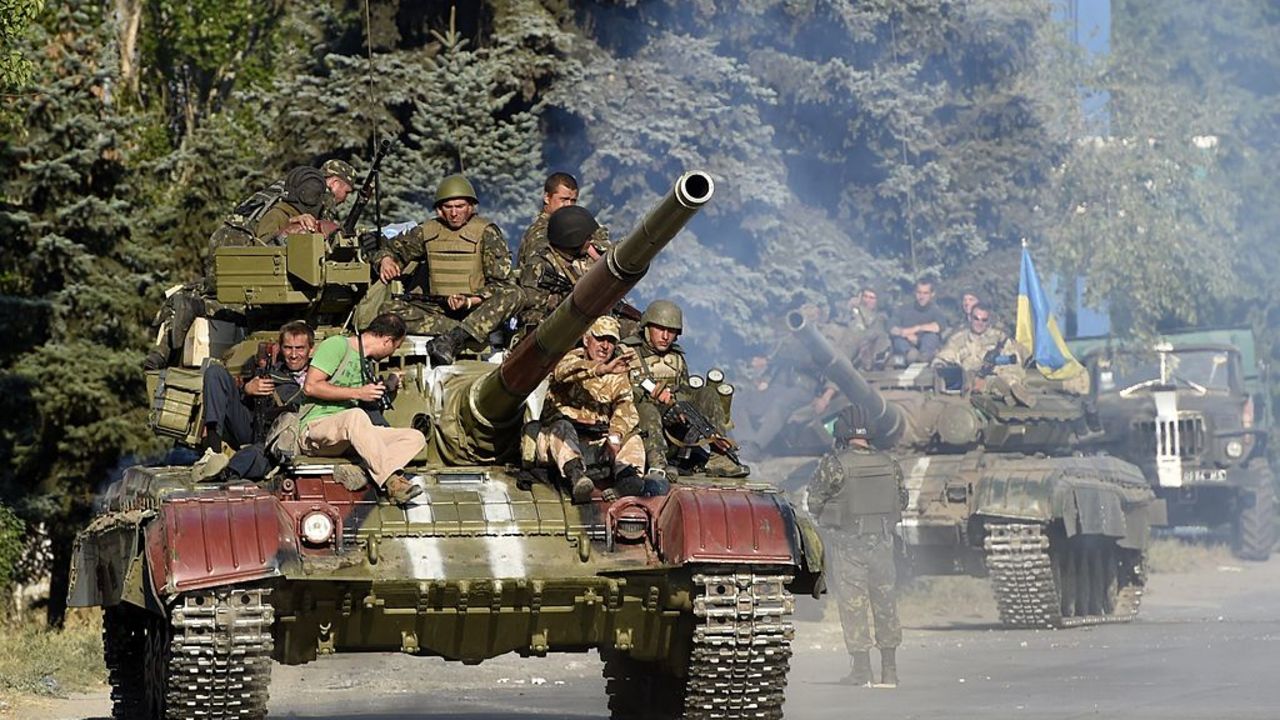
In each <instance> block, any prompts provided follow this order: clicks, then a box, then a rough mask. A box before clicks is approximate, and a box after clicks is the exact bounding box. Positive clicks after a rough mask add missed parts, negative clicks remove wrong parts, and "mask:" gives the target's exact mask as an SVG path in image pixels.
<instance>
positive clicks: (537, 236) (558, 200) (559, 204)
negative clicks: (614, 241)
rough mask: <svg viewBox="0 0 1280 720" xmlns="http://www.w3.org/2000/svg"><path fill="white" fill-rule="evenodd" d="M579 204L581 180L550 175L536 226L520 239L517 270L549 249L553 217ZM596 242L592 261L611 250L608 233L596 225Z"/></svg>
mask: <svg viewBox="0 0 1280 720" xmlns="http://www.w3.org/2000/svg"><path fill="white" fill-rule="evenodd" d="M577 204H578V181H577V179H576V178H574V177H573V176H572V175H570V174H569V173H565V172H556V173H551V175H549V176H547V181H546V182H545V183H543V185H542V212H539V213H538V217H536V218H534V220H533V223H532V224H530V225H529V228H528V229H527V230H525V231H524V236H523V237H521V238H520V248H519V249H518V250H517V251H516V267H518V268H521V269H523V268H524V267H525V266H526V265H528V264H529V263H530V262H531V261H532V260H533V258H534V256H535V255H537V254H538V252H539V251H540V250H542V249H543V248H545V247H546V246H547V239H548V237H547V236H548V224H549V223H550V220H551V216H552V215H553V214H554V213H555V212H556V211H557V210H559V209H560V208H563V207H572V206H574V205H577ZM592 239H593V242H592V244H591V246H590V247H589V248H587V252H588V253H590V254H591V256H592V258H593V259H594V258H598V257H600V255H602V254H603V253H604V251H605V249H607V248H608V247H609V232H608V231H607V230H605V229H604V228H603V227H600V226H597V228H596V230H595V231H594V235H593V238H592Z"/></svg>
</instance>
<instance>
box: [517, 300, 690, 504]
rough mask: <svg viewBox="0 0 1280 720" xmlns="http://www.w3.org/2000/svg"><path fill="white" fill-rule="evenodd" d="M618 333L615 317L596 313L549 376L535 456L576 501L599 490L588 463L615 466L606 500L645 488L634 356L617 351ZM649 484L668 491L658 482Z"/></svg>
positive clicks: (653, 488) (655, 490) (652, 489)
mask: <svg viewBox="0 0 1280 720" xmlns="http://www.w3.org/2000/svg"><path fill="white" fill-rule="evenodd" d="M618 335H619V332H618V321H617V320H615V319H613V318H612V317H608V316H605V317H602V318H598V319H597V320H596V321H595V322H594V323H592V325H591V327H590V328H589V329H588V330H587V334H586V335H584V336H583V337H582V347H578V348H574V349H573V350H570V351H569V352H568V354H566V355H565V356H564V358H562V359H561V360H560V362H559V363H557V364H556V366H555V369H554V370H552V372H551V377H550V378H549V380H550V384H549V386H548V389H547V399H546V403H545V404H544V405H543V409H542V429H541V431H540V432H539V434H538V441H537V448H536V460H537V462H538V463H540V464H543V465H548V466H553V467H555V468H556V469H557V470H559V472H560V476H561V477H562V478H564V480H565V482H566V483H568V485H569V488H570V490H571V492H572V493H573V501H574V502H575V503H585V502H589V501H590V500H591V495H592V493H593V492H594V490H595V487H596V486H595V482H594V481H593V480H592V479H591V477H590V476H589V475H588V468H596V467H600V466H605V467H608V468H609V470H610V471H611V472H610V474H611V475H612V478H613V479H612V483H611V484H610V486H609V487H607V488H606V489H605V490H604V493H603V497H604V499H605V500H610V501H612V500H614V499H617V498H618V497H622V496H625V495H640V494H642V493H644V492H645V491H646V482H645V478H644V477H642V476H641V474H642V473H643V472H644V445H643V444H642V443H641V442H640V436H639V434H638V432H637V428H638V425H639V422H640V419H639V416H637V414H636V407H635V400H634V398H633V397H632V394H631V384H630V383H629V382H628V381H627V369H628V367H629V365H630V361H631V358H632V356H631V354H630V353H625V352H619V349H618V346H617V342H618ZM648 490H649V492H650V493H651V494H664V493H665V492H666V488H665V486H661V485H657V484H653V485H651V486H650V487H649V488H648Z"/></svg>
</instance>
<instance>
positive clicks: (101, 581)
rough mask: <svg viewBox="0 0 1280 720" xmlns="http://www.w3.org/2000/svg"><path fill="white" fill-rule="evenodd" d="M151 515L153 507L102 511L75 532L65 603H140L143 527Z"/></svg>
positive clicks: (106, 605) (76, 605)
mask: <svg viewBox="0 0 1280 720" xmlns="http://www.w3.org/2000/svg"><path fill="white" fill-rule="evenodd" d="M154 516H155V512H154V511H152V510H128V511H121V512H110V513H105V514H103V515H100V516H99V517H97V518H95V519H94V520H93V522H92V523H90V524H89V526H88V527H86V528H85V529H84V530H82V531H80V532H79V533H77V534H76V540H75V545H74V546H73V547H72V550H71V578H70V584H69V586H68V589H67V605H69V606H70V607H91V606H95V605H100V606H103V607H111V606H113V605H117V604H119V603H120V601H121V600H122V599H125V600H130V601H131V602H134V603H135V604H139V605H141V604H143V602H139V601H142V600H143V598H144V595H143V588H142V585H143V581H142V575H143V572H142V564H141V562H140V560H141V558H142V542H141V538H142V528H143V526H144V525H145V524H146V523H147V522H148V521H149V520H150V519H151V518H152V517H154ZM144 602H145V601H144Z"/></svg>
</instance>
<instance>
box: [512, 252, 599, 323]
mask: <svg viewBox="0 0 1280 720" xmlns="http://www.w3.org/2000/svg"><path fill="white" fill-rule="evenodd" d="M544 243H545V228H544ZM523 248H524V246H523V245H522V246H521V249H522V250H523ZM594 264H595V260H594V259H593V258H591V256H589V255H582V256H580V257H569V256H568V255H566V254H564V253H562V252H560V251H558V250H556V249H555V248H553V247H551V246H549V245H544V246H543V248H542V249H541V250H539V251H538V252H536V253H534V254H533V256H531V257H530V258H528V260H526V261H522V262H521V264H520V289H521V291H522V292H523V293H524V299H525V308H524V310H523V311H521V313H520V325H521V326H522V327H530V326H534V325H537V324H538V323H540V322H542V321H543V320H545V319H546V317H547V316H548V315H550V314H551V311H552V310H554V309H555V308H556V306H557V305H559V304H560V302H561V301H562V300H564V298H565V295H564V294H563V293H560V292H552V291H551V290H548V289H546V288H545V287H539V284H540V283H542V281H543V280H542V279H543V278H544V277H547V276H559V277H560V278H562V279H563V280H565V281H567V282H568V283H569V285H570V286H573V285H576V284H577V282H578V281H579V280H581V279H582V276H583V275H586V274H587V271H588V270H590V269H591V266H592V265H594Z"/></svg>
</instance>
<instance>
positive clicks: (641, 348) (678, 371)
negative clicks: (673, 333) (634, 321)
mask: <svg viewBox="0 0 1280 720" xmlns="http://www.w3.org/2000/svg"><path fill="white" fill-rule="evenodd" d="M640 332H644V328H641V329H640ZM622 344H623V345H628V346H630V347H631V348H632V349H633V350H635V351H636V355H637V358H638V359H639V361H640V362H639V363H637V364H636V365H635V366H633V367H632V368H631V370H630V373H629V374H630V375H631V384H632V385H633V386H635V387H640V383H641V382H643V381H644V380H653V381H654V382H660V383H665V384H666V385H667V387H669V388H671V390H672V391H673V392H675V391H679V390H680V389H681V388H680V385H681V384H683V383H684V382H685V380H686V379H687V378H688V377H689V371H688V369H687V368H686V367H685V364H684V352H683V351H682V350H681V349H680V346H679V345H678V344H676V343H672V344H671V349H669V350H667V352H665V353H662V354H658V353H657V352H655V351H654V350H653V348H651V347H649V345H648V343H646V342H645V341H644V339H643V338H641V337H639V336H632V337H629V338H626V339H625V340H623V341H622Z"/></svg>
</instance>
